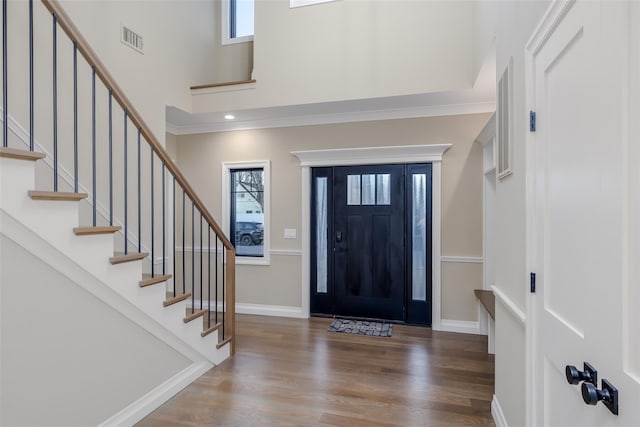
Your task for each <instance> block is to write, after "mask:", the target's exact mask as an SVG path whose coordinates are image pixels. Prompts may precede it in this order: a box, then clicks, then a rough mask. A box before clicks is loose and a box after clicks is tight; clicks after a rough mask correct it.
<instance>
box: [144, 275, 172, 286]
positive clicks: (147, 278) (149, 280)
mask: <svg viewBox="0 0 640 427" xmlns="http://www.w3.org/2000/svg"><path fill="white" fill-rule="evenodd" d="M171 277H172V276H171V275H170V274H165V275H160V276H154V277H151V275H150V274H143V275H142V280H140V281H139V282H138V284H139V285H140V287H141V288H144V287H145V286H151V285H156V284H158V283H162V282H166V281H167V280H169V279H171Z"/></svg>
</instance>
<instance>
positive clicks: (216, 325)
mask: <svg viewBox="0 0 640 427" xmlns="http://www.w3.org/2000/svg"><path fill="white" fill-rule="evenodd" d="M220 327H222V323H220V322H218V323H216V324H215V325H213V326H212V327H210V328H209V329H205V330H204V331H202V332H200V336H201V337H203V338H204V337H206V336H207V335H209V334H210V333H212V332H215V331H217V330H218V329H220Z"/></svg>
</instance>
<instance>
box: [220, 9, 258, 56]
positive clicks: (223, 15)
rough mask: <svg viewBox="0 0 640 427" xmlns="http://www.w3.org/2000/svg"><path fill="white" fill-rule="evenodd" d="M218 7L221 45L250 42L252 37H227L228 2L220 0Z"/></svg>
mask: <svg viewBox="0 0 640 427" xmlns="http://www.w3.org/2000/svg"><path fill="white" fill-rule="evenodd" d="M220 6H221V10H220V28H221V30H222V33H221V34H220V40H221V43H222V45H228V44H236V43H247V42H252V41H253V36H245V37H235V38H231V37H229V0H221V1H220ZM254 22H255V21H254ZM254 27H255V25H254ZM254 31H255V30H254Z"/></svg>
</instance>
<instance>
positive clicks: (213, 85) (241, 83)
mask: <svg viewBox="0 0 640 427" xmlns="http://www.w3.org/2000/svg"><path fill="white" fill-rule="evenodd" d="M255 82H256V81H255V80H238V81H235V82H225V83H210V84H206V85H196V86H191V88H190V89H191V90H198V89H211V88H216V87H227V86H238V85H244V84H248V83H255Z"/></svg>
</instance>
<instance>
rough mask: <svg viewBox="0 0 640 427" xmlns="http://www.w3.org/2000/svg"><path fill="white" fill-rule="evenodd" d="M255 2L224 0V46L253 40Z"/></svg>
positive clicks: (252, 0)
mask: <svg viewBox="0 0 640 427" xmlns="http://www.w3.org/2000/svg"><path fill="white" fill-rule="evenodd" d="M253 6H254V0H222V14H221V16H222V25H221V28H222V44H232V43H242V42H248V41H252V40H253Z"/></svg>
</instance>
